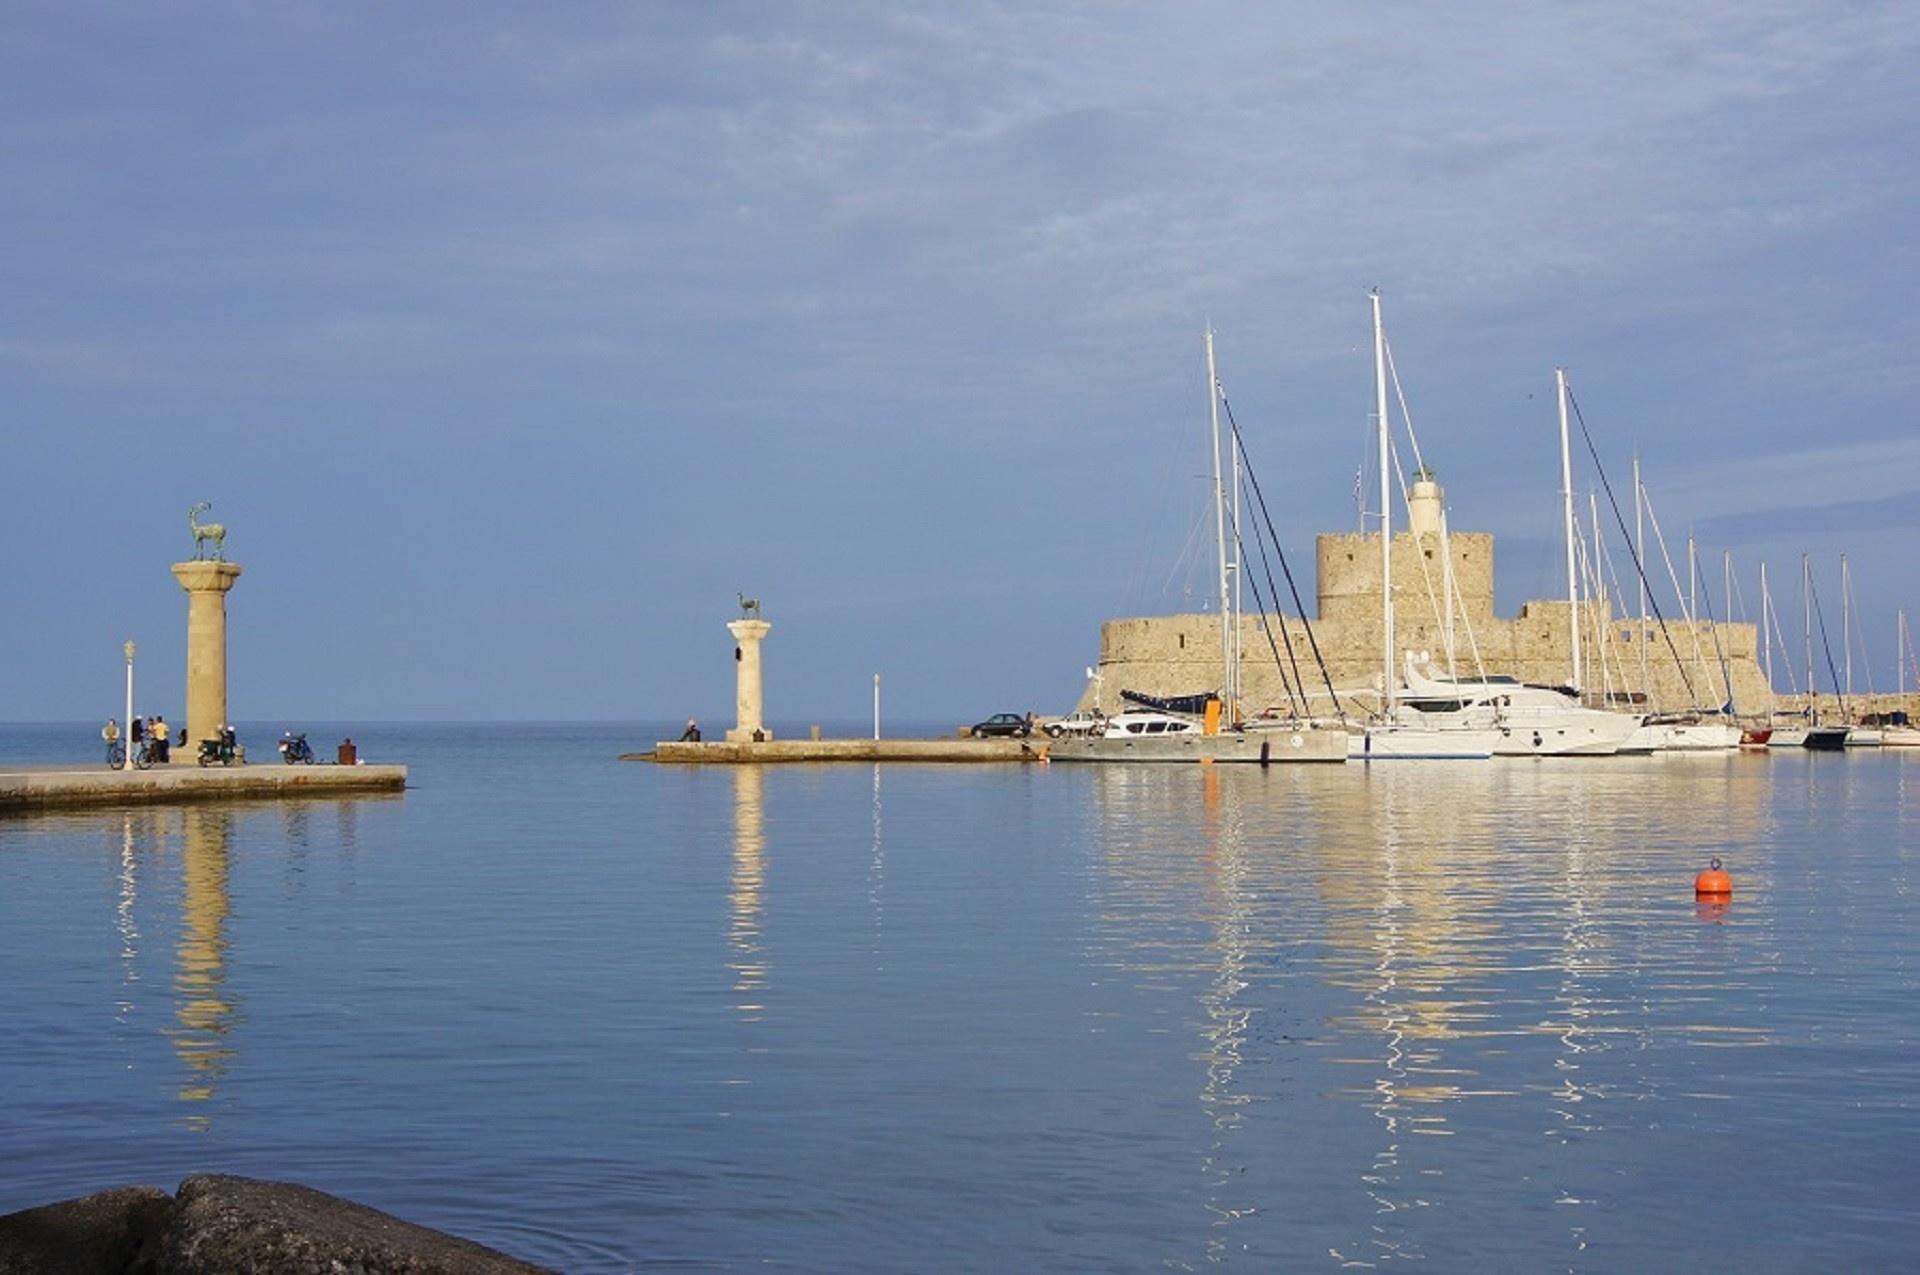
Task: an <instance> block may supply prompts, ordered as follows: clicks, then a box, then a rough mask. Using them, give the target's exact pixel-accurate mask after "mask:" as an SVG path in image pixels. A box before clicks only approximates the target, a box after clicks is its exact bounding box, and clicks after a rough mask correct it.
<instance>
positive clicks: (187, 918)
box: [168, 806, 235, 1130]
mask: <svg viewBox="0 0 1920 1275" xmlns="http://www.w3.org/2000/svg"><path fill="white" fill-rule="evenodd" d="M232 838H233V816H232V815H231V814H230V813H229V812H227V811H226V810H224V809H221V808H218V807H213V806H189V807H186V808H185V809H184V810H183V811H182V812H181V853H180V867H181V884H182V891H181V907H180V911H181V927H180V943H179V946H178V947H177V948H176V949H175V955H176V958H177V965H176V968H175V973H174V979H173V987H174V992H175V996H176V999H177V1004H176V1007H175V1009H174V1020H175V1022H176V1023H177V1024H178V1026H176V1027H175V1028H174V1029H173V1030H171V1031H170V1032H169V1033H168V1035H169V1036H170V1037H171V1039H172V1041H173V1048H174V1052H175V1054H177V1055H178V1056H179V1058H180V1061H181V1062H182V1063H184V1064H185V1065H186V1072H187V1075H186V1080H185V1082H184V1083H183V1084H182V1085H181V1087H180V1090H179V1097H180V1100H181V1101H182V1102H185V1103H189V1104H194V1105H195V1107H199V1106H200V1105H201V1104H207V1103H210V1102H211V1100H212V1099H213V1097H214V1095H215V1092H216V1089H217V1087H218V1084H219V1081H220V1079H221V1077H222V1076H224V1075H225V1074H226V1070H227V1064H228V1062H229V1061H230V1060H231V1059H232V1057H233V1054H234V1051H233V1049H232V1047H231V1046H230V1045H229V1044H228V1043H227V1033H228V1032H229V1031H231V1030H232V1028H233V1026H234V1022H235V1010H234V1005H233V1004H232V1002H231V1001H230V1000H229V999H228V995H227V991H226V986H225V984H226V958H227V938H226V922H227V915H228V911H229V909H230V906H231V903H230V900H229V896H228V892H227V873H228V854H229V849H230V846H231V843H232ZM211 1122H212V1116H211V1114H210V1111H209V1110H205V1109H201V1110H194V1111H192V1113H191V1114H189V1115H188V1116H187V1118H186V1120H185V1122H184V1123H185V1124H186V1125H187V1126H188V1127H189V1128H192V1129H196V1130H205V1129H206V1128H208V1127H209V1125H210V1124H211Z"/></svg>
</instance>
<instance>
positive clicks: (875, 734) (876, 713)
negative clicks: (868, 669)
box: [873, 673, 880, 739]
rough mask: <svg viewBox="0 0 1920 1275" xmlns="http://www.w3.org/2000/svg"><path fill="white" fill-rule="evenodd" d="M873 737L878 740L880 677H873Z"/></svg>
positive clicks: (876, 674) (877, 675)
mask: <svg viewBox="0 0 1920 1275" xmlns="http://www.w3.org/2000/svg"><path fill="white" fill-rule="evenodd" d="M873 737H874V738H875V739H878V738H880V675H879V674H878V673H875V674H874V675H873Z"/></svg>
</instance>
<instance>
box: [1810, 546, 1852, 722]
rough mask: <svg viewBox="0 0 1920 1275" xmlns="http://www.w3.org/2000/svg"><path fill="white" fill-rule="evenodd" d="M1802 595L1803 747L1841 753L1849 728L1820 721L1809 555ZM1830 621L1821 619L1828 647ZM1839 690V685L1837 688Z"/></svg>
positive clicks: (1829, 656)
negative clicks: (1804, 662) (1804, 664)
mask: <svg viewBox="0 0 1920 1275" xmlns="http://www.w3.org/2000/svg"><path fill="white" fill-rule="evenodd" d="M1800 596H1801V598H1802V599H1803V600H1804V603H1805V613H1806V642H1807V733H1806V736H1805V738H1804V739H1802V740H1801V747H1803V748H1811V749H1815V750H1817V751H1819V752H1837V751H1839V750H1840V749H1842V748H1845V747H1846V746H1847V728H1846V727H1845V726H1826V725H1822V724H1821V722H1820V697H1819V695H1818V694H1817V693H1816V692H1815V690H1814V682H1813V607H1814V602H1813V567H1812V566H1811V565H1810V564H1809V562H1808V559H1807V555H1806V554H1804V553H1803V554H1801V555H1800ZM1826 633H1827V627H1826V621H1825V620H1824V619H1823V620H1821V622H1820V641H1821V644H1822V646H1823V648H1824V647H1825V643H1826ZM1827 669H1828V672H1829V673H1831V672H1832V669H1833V652H1832V650H1831V649H1827ZM1835 689H1836V690H1838V688H1837V687H1836V688H1835Z"/></svg>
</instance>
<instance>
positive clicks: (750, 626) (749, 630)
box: [727, 620, 773, 642]
mask: <svg viewBox="0 0 1920 1275" xmlns="http://www.w3.org/2000/svg"><path fill="white" fill-rule="evenodd" d="M772 628H773V625H771V624H769V623H768V622H767V621H765V620H734V621H732V622H731V623H729V624H728V625H727V632H729V633H731V634H733V640H734V641H736V642H758V641H759V640H760V639H761V638H763V637H765V636H766V635H767V634H768V632H769V631H770V630H772Z"/></svg>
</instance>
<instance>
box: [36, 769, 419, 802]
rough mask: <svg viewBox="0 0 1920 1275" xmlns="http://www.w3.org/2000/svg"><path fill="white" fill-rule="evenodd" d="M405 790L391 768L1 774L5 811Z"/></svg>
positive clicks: (401, 772) (399, 772)
mask: <svg viewBox="0 0 1920 1275" xmlns="http://www.w3.org/2000/svg"><path fill="white" fill-rule="evenodd" d="M406 786H407V768H406V767H405V766H393V765H356V766H239V767H227V766H221V767H218V768H212V767H209V768H204V769H203V768H201V767H198V766H189V765H171V766H156V767H154V768H153V769H151V770H138V769H123V770H109V769H107V768H106V767H105V766H104V765H103V766H100V767H98V768H95V769H82V768H79V767H73V766H54V767H36V768H32V769H0V814H20V813H26V812H29V811H34V810H56V809H63V808H69V807H76V806H120V805H152V804H157V803H171V802H182V801H205V800H226V799H233V798H283V797H301V796H331V795H335V794H341V793H357V792H399V791H401V790H403V789H405V788H406Z"/></svg>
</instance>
